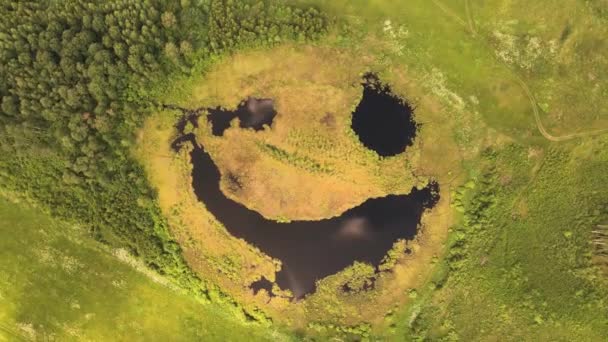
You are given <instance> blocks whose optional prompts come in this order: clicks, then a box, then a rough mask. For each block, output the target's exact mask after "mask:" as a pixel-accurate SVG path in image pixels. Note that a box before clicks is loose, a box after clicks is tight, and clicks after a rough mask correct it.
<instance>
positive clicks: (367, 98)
mask: <svg viewBox="0 0 608 342" xmlns="http://www.w3.org/2000/svg"><path fill="white" fill-rule="evenodd" d="M362 85H363V99H362V100H361V102H360V103H359V105H358V106H357V108H356V109H355V111H354V112H353V118H352V128H353V130H354V131H355V133H357V135H358V136H359V139H360V140H361V143H363V145H364V146H365V147H367V148H369V149H371V150H374V151H376V153H378V154H379V155H380V156H383V157H389V156H394V155H396V154H399V153H401V152H404V151H405V148H406V147H408V146H411V145H412V143H413V141H414V138H415V137H416V128H417V127H416V123H415V122H414V121H413V120H412V112H413V108H412V107H411V106H410V105H408V104H407V103H406V102H405V101H403V100H402V99H400V98H399V97H397V96H395V95H393V94H392V93H391V89H390V87H388V86H386V85H383V84H382V83H380V81H379V80H378V78H377V77H376V76H375V75H373V74H367V75H366V76H365V82H364V83H363V84H362Z"/></svg>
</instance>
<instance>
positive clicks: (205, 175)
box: [174, 133, 438, 297]
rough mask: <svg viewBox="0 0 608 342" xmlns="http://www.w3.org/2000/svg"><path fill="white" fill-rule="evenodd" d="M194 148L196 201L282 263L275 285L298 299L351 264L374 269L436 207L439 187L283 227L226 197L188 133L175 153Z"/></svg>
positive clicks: (210, 164)
mask: <svg viewBox="0 0 608 342" xmlns="http://www.w3.org/2000/svg"><path fill="white" fill-rule="evenodd" d="M186 141H189V142H191V143H192V146H194V149H193V150H192V152H191V153H190V157H191V158H192V166H193V168H192V185H193V187H194V193H195V194H196V196H197V198H198V199H199V200H200V201H201V202H203V203H204V204H205V206H206V208H207V210H208V211H209V212H210V213H211V214H212V215H213V216H215V218H216V219H217V220H218V221H219V222H221V223H222V224H223V225H224V226H225V227H226V229H227V230H228V232H229V233H230V234H232V235H233V236H235V237H237V238H242V239H244V240H245V241H247V242H248V243H250V244H252V245H254V246H256V247H258V248H259V249H260V250H261V251H263V252H264V253H266V254H268V255H270V256H271V257H274V258H277V259H279V260H281V261H282V263H283V267H282V269H281V271H280V272H279V273H278V274H277V284H278V285H279V286H280V287H281V288H283V289H286V288H288V289H290V290H291V291H292V292H293V293H294V295H295V296H296V297H302V296H303V295H305V294H308V293H311V292H313V291H314V289H315V282H316V281H317V280H320V279H321V278H324V277H326V276H328V275H331V274H334V273H337V272H338V271H340V270H342V269H344V268H346V267H348V266H350V265H352V263H353V262H354V261H362V262H368V263H370V264H372V265H374V266H378V265H379V264H380V262H381V260H382V258H384V256H385V255H386V253H387V252H388V251H389V250H390V249H391V248H392V246H393V244H394V243H395V242H396V241H397V240H399V239H407V240H411V239H412V238H413V237H414V236H415V235H416V232H417V227H418V223H419V222H420V218H421V216H422V213H423V211H424V210H425V209H426V208H431V207H433V206H434V205H435V203H436V201H437V196H436V193H437V191H438V189H437V185H436V184H435V183H432V184H431V185H429V186H427V187H426V188H424V189H422V190H417V189H413V190H412V192H411V193H410V194H409V195H401V196H387V197H383V198H375V199H370V200H367V201H366V202H364V203H363V204H361V205H359V206H358V207H355V208H353V209H350V210H348V211H346V212H345V213H343V214H342V215H340V216H339V217H335V218H331V219H326V220H320V221H292V222H289V223H281V222H276V221H272V220H268V219H266V218H264V217H263V216H262V215H260V214H259V213H257V212H255V211H253V210H250V209H248V208H247V207H245V206H244V205H242V204H240V203H238V202H235V201H234V200H232V199H230V198H228V197H226V196H225V195H224V193H223V192H222V190H221V189H220V177H221V176H220V172H219V170H218V168H217V166H216V165H215V164H214V162H213V160H212V159H211V156H209V154H208V153H207V152H206V151H205V150H204V148H203V146H201V145H200V144H199V143H198V142H197V141H196V138H195V136H194V134H192V133H190V134H188V135H185V136H182V137H181V138H180V139H179V141H178V142H177V143H174V146H175V147H178V146H180V143H183V142H186Z"/></svg>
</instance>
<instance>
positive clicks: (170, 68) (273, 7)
mask: <svg viewBox="0 0 608 342" xmlns="http://www.w3.org/2000/svg"><path fill="white" fill-rule="evenodd" d="M325 26H326V23H325V19H324V18H323V17H322V16H321V15H320V13H318V12H317V11H316V10H315V9H312V8H306V9H302V8H296V7H291V6H288V5H286V4H283V3H276V2H271V1H262V2H257V3H256V2H255V1H247V0H245V1H242V0H239V1H236V0H234V1H233V0H198V1H197V0H181V1H178V0H173V1H165V0H115V1H94V2H93V1H85V0H63V1H51V0H46V1H44V0H43V1H5V2H2V3H1V4H0V153H1V156H0V186H1V187H6V188H9V189H13V190H17V191H20V192H25V193H28V194H29V195H30V196H33V197H35V198H36V199H37V200H38V201H40V202H43V203H44V204H46V205H48V206H49V207H50V208H51V209H52V210H53V211H54V212H55V213H56V214H59V215H61V216H64V217H68V218H73V219H77V220H79V221H83V222H86V223H88V224H90V225H91V226H92V227H93V228H94V229H95V231H96V232H98V233H99V236H100V238H103V239H106V240H107V241H109V242H117V244H123V245H126V246H128V247H130V248H131V249H132V250H133V251H134V252H135V253H138V254H140V255H142V256H143V257H144V258H145V259H146V261H148V262H149V263H150V264H152V265H156V266H157V267H159V268H160V269H163V270H167V269H168V268H171V266H172V265H174V263H175V262H176V253H174V252H175V251H176V250H177V249H176V248H175V246H174V245H173V244H172V243H171V242H170V239H168V237H167V235H166V229H165V228H164V223H163V222H162V220H161V219H160V215H159V212H158V208H157V206H156V204H155V202H154V196H155V194H154V192H153V191H152V190H151V188H150V187H149V186H148V184H147V181H146V179H145V177H144V175H143V172H142V170H141V168H140V167H139V165H137V164H136V163H135V162H133V161H132V160H131V158H130V157H129V146H130V145H131V144H132V141H133V134H134V132H135V130H136V128H137V127H138V126H139V125H140V124H141V122H142V120H143V118H144V117H145V115H146V113H148V112H149V111H150V110H151V108H153V106H152V105H151V102H150V101H149V100H151V99H147V98H145V97H144V95H141V94H146V91H145V89H148V88H150V87H154V86H155V85H157V84H158V83H159V80H166V79H169V78H171V77H173V76H174V75H176V74H180V73H182V74H183V73H188V72H189V71H190V70H191V69H190V68H191V67H192V65H194V64H196V63H197V62H199V61H201V60H204V59H205V58H209V57H211V56H213V55H219V54H222V53H225V52H226V51H229V50H232V49H236V48H239V47H241V46H243V45H248V46H253V45H268V44H272V43H275V42H277V41H281V40H287V39H312V38H315V37H316V36H317V35H319V34H321V33H322V32H323V31H324V30H325ZM178 259H179V258H178ZM177 262H178V263H179V262H181V261H179V260H178V261H177Z"/></svg>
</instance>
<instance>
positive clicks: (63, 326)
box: [0, 0, 608, 341]
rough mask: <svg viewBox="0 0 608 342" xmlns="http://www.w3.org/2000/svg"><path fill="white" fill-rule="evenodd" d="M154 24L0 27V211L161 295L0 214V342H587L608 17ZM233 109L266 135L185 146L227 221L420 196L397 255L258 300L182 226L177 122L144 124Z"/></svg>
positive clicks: (226, 237)
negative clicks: (385, 105)
mask: <svg viewBox="0 0 608 342" xmlns="http://www.w3.org/2000/svg"><path fill="white" fill-rule="evenodd" d="M19 3H21V2H19ZM50 3H52V4H55V2H50ZM150 3H152V2H150ZM154 3H155V4H154V5H151V4H149V3H148V2H146V5H142V4H143V3H141V4H140V3H139V2H130V1H125V2H124V4H121V5H120V6H118V5H116V6H114V5H112V4H110V5H107V6H109V7H107V6H105V5H104V6H97V7H96V6H79V5H78V4H79V2H78V1H76V0H73V1H72V0H70V1H67V2H66V4H67V5H66V6H65V8H61V9H58V8H55V7H52V8H54V9H57V10H55V11H49V10H47V9H46V8H44V5H42V3H41V4H38V5H34V4H29V3H28V5H27V6H25V5H19V4H17V5H14V4H11V5H6V6H0V15H1V16H2V18H3V19H4V18H5V17H6V18H9V17H11V20H3V23H4V24H3V25H4V26H2V27H1V28H2V30H3V31H2V35H0V40H1V43H2V47H3V51H1V52H2V53H1V54H0V59H1V60H2V61H3V62H5V63H2V66H3V67H2V68H0V75H1V76H3V77H2V79H3V80H4V83H2V86H1V87H0V95H1V96H2V99H1V100H2V103H1V106H0V109H1V110H0V133H1V135H0V147H1V148H2V149H1V150H2V156H0V188H2V189H5V188H6V189H10V190H12V191H15V192H16V193H26V194H28V195H29V196H30V197H35V199H36V201H37V202H38V203H40V204H41V205H44V207H45V208H47V207H49V208H51V209H52V210H53V213H54V214H55V215H57V216H61V217H64V218H66V217H67V218H70V219H73V220H76V221H80V222H84V223H86V225H87V226H92V227H93V232H94V234H93V235H94V236H95V237H96V238H97V239H100V240H102V241H104V242H106V243H107V244H109V245H111V246H113V247H112V248H116V247H119V246H121V247H125V248H127V249H128V250H129V251H130V252H133V253H136V254H138V256H139V257H140V258H142V259H143V260H144V261H145V262H146V264H147V265H148V266H152V267H154V268H156V269H158V270H159V271H160V272H164V273H165V274H167V275H168V277H167V283H166V284H158V283H155V282H154V279H164V278H158V277H157V276H156V275H155V273H150V272H151V271H149V270H148V271H146V273H145V274H141V273H138V272H140V271H141V270H144V268H141V269H140V270H139V271H136V270H134V269H133V267H132V266H129V265H124V264H122V263H120V262H119V261H117V257H118V258H125V257H126V255H128V254H126V253H122V252H121V253H119V254H116V253H114V254H112V252H111V251H112V250H111V249H109V248H110V247H101V246H100V245H99V244H97V243H95V242H93V241H91V240H89V238H88V235H87V234H86V233H85V232H83V231H82V230H81V229H80V228H76V227H74V226H72V225H68V224H65V223H60V221H53V220H51V219H50V218H48V217H47V216H45V215H44V214H41V213H37V212H35V211H34V210H33V209H28V208H26V207H24V206H20V205H17V206H16V205H15V204H10V203H8V202H6V201H4V202H0V219H1V220H0V228H1V229H2V231H0V234H2V239H0V247H2V248H1V249H0V255H1V256H2V259H0V272H2V275H3V277H1V278H0V304H1V305H0V339H1V338H2V337H3V335H2V334H4V336H7V337H6V338H7V339H15V338H20V337H22V338H31V337H34V338H38V339H44V338H46V337H49V336H50V337H55V338H57V339H78V338H79V337H81V338H90V339H121V337H122V339H128V340H131V339H155V338H161V339H165V340H176V339H177V340H179V339H184V340H193V339H206V340H213V339H221V340H224V339H225V340H243V339H254V338H257V337H260V338H269V339H272V340H277V339H279V340H280V339H282V338H286V337H285V336H284V335H281V334H280V333H278V332H277V331H276V330H274V329H276V327H277V326H278V327H281V328H283V327H288V328H290V329H294V330H295V331H296V332H297V333H298V337H299V338H302V339H303V338H311V339H314V338H316V339H317V340H330V339H332V338H334V339H336V340H354V341H357V340H387V341H402V340H417V341H426V340H430V341H435V340H438V341H457V340H464V341H475V340H484V341H496V340H500V341H502V340H505V341H508V340H512V341H522V340H524V341H561V340H563V341H606V340H607V339H608V284H607V282H608V266H607V265H608V254H607V253H608V252H607V249H606V245H607V244H608V237H607V236H608V233H607V230H608V228H607V227H608V207H607V206H606V203H608V191H607V189H608V178H607V177H608V176H607V175H608V154H607V153H608V152H607V151H608V140H607V139H608V109H607V108H608V83H607V82H608V59H606V57H605V56H607V55H608V45H607V44H608V43H607V42H606V39H605V37H606V36H607V34H608V32H607V31H608V3H607V2H606V1H604V0H585V1H582V0H560V1H554V0H542V1H540V0H539V1H524V0H500V1H499V0H409V1H390V0H368V1H362V0H360V1H352V0H332V1H325V0H294V1H290V2H289V4H290V5H293V6H294V7H287V6H283V5H285V3H283V2H281V1H271V0H268V1H265V2H260V3H259V4H254V3H249V2H248V1H219V0H210V1H208V2H206V1H201V2H200V3H199V4H198V5H196V6H194V4H195V2H190V1H181V2H179V3H178V2H174V3H172V2H165V1H158V4H156V2H154ZM191 5H192V7H191ZM11 6H13V7H14V6H21V7H19V9H18V11H17V12H16V13H18V15H17V14H15V15H14V16H15V18H12V16H13V11H12V10H13V8H12V7H11ZM24 6H25V7H24ZM54 6H55V5H54ZM112 6H114V7H112ZM146 6H150V7H149V8H146ZM310 6H312V7H310ZM85 7H86V8H88V9H86V8H85ZM123 9H124V10H123ZM87 11H92V12H91V13H89V12H87ZM64 12H65V13H64ZM32 13H34V14H32ZM45 13H51V15H49V16H46V15H45ZM68 13H71V14H70V15H67V14H68ZM131 13H137V14H138V15H134V16H130V15H127V14H131ZM64 14H65V15H64ZM66 15H67V17H66ZM254 15H258V16H260V20H259V21H257V20H253V19H252V18H253V16H254ZM100 16H101V17H100ZM105 16H109V19H108V18H106V17H105ZM68 17H69V18H68ZM131 17H132V18H142V19H141V21H142V22H143V23H140V22H139V20H138V19H137V20H134V21H133V22H131V19H129V18H131ZM75 18H76V19H75ZM100 18H102V19H103V20H102V19H100ZM22 21H25V22H26V25H22V26H19V28H18V29H15V30H13V29H12V26H16V25H17V24H19V23H20V22H22ZM38 22H40V23H42V24H44V25H42V24H41V25H40V26H39V25H37V23H38ZM240 23H242V25H241V24H240ZM47 24H48V25H47ZM106 24H107V25H110V26H112V27H106V26H107V25H106ZM140 24H141V25H140ZM144 24H145V25H144ZM47 26H48V30H47V29H46V28H47ZM43 28H44V30H43ZM64 29H65V30H64ZM5 31H6V32H8V33H5ZM43 31H44V32H43ZM64 31H65V32H64ZM106 31H108V34H107V35H106V34H105V32H106ZM9 33H10V34H9ZM34 33H40V35H39V36H38V35H36V34H34ZM36 37H43V38H44V37H48V40H50V41H51V43H52V44H51V43H49V44H46V43H45V42H44V41H45V39H46V38H45V39H42V38H36ZM59 37H61V39H59ZM136 38H137V39H136ZM311 39H314V41H312V40H311ZM38 41H41V42H42V43H40V44H39V43H38ZM58 44H59V47H65V48H58V47H57V45H58ZM80 45H83V46H80ZM6 46H9V48H5V47H6ZM5 50H6V51H5ZM4 66H6V67H4ZM369 71H371V72H374V73H376V74H377V75H378V76H379V77H380V79H381V81H382V82H383V83H385V84H388V85H390V86H391V88H392V91H393V92H394V93H395V94H396V95H398V96H400V97H402V98H404V99H407V100H408V101H409V102H410V103H411V104H412V105H413V106H414V107H415V113H414V118H415V120H416V121H417V122H418V123H419V124H420V127H419V129H418V133H417V137H416V140H415V142H414V145H413V146H411V147H409V148H408V149H407V151H406V152H405V153H404V154H401V155H398V156H394V157H390V158H380V157H378V156H377V155H376V154H375V153H374V152H372V151H369V150H367V149H366V148H365V147H364V146H363V145H362V144H361V143H360V142H359V140H358V137H357V136H356V135H355V134H354V132H353V131H352V130H351V128H350V114H351V112H352V111H353V109H354V108H355V106H356V105H357V103H358V101H359V100H360V97H361V92H362V89H361V86H360V82H361V76H362V75H363V74H364V73H365V72H369ZM49 75H58V76H57V77H55V76H53V77H50V76H49ZM119 75H122V76H119ZM159 80H163V82H159ZM164 80H166V82H164ZM89 81H90V82H89ZM147 83H150V86H146V84H147ZM66 84H68V85H69V87H68V86H66ZM127 84H128V86H127ZM72 86H73V87H72ZM51 90H52V91H51ZM119 94H120V96H119ZM249 96H253V97H258V98H272V99H273V100H274V101H275V107H276V109H277V112H278V115H277V116H276V118H275V119H274V123H273V125H272V128H268V129H266V130H264V131H260V132H255V131H253V130H246V129H240V128H238V127H237V125H233V127H232V128H230V129H228V130H226V132H225V134H224V136H222V137H217V136H213V135H212V134H211V129H210V126H209V124H208V122H207V121H206V120H205V119H204V117H202V118H201V119H200V120H199V126H200V127H199V128H198V129H196V130H195V134H196V135H197V137H198V139H199V140H200V141H201V142H202V143H203V144H204V146H205V148H206V149H207V150H208V151H209V152H210V154H211V156H212V157H213V159H214V161H215V163H216V164H217V165H218V167H219V169H220V171H221V173H222V174H223V178H222V181H221V187H222V189H224V192H225V193H226V195H227V196H229V197H231V198H233V199H234V200H236V201H239V202H241V203H243V204H244V205H246V206H247V207H249V208H251V209H254V210H256V211H258V212H260V213H261V214H263V215H264V216H266V217H267V218H271V219H276V220H280V221H289V220H295V219H318V218H325V217H332V216H336V215H339V214H340V213H342V212H343V211H345V210H346V209H348V208H351V207H354V206H356V205H357V204H359V203H361V202H363V201H365V200H366V199H368V198H370V197H379V196H384V195H387V194H405V193H407V192H409V191H410V190H411V188H412V186H422V185H425V184H426V183H427V182H428V181H430V180H435V181H437V182H438V183H439V184H440V189H441V193H440V195H441V200H440V202H439V203H438V204H437V206H436V207H435V208H434V209H433V210H432V211H429V212H427V213H425V215H424V216H423V220H422V223H421V227H420V232H419V234H418V236H417V238H416V239H415V240H414V241H407V242H406V241H398V242H397V243H396V244H395V246H394V248H393V249H392V250H391V251H389V252H388V254H387V257H386V258H385V260H384V262H383V264H382V265H381V266H380V272H378V273H374V272H373V269H372V267H370V265H367V264H364V263H358V262H355V263H353V264H352V265H351V266H350V267H348V268H346V269H345V270H343V271H342V272H339V273H337V274H335V275H331V276H328V277H326V278H324V279H321V280H319V282H318V286H317V290H316V292H315V293H314V294H312V295H309V296H307V297H306V298H305V299H303V300H300V301H297V302H292V301H291V300H290V299H289V298H288V293H279V292H278V291H274V293H275V295H277V296H276V297H272V298H271V297H270V296H269V295H268V293H267V292H266V291H265V290H262V291H260V292H259V293H257V294H256V295H254V294H253V291H252V290H251V289H249V287H248V286H249V285H250V284H251V283H252V282H254V281H256V280H259V279H260V278H261V277H262V276H263V277H266V278H267V279H269V280H271V281H273V280H274V274H275V272H276V271H277V270H278V269H279V267H280V261H279V260H272V259H271V258H270V257H269V256H266V255H264V254H263V253H261V252H260V251H259V250H257V249H256V248H255V247H253V246H250V245H248V244H247V243H246V242H245V241H242V240H239V239H236V238H234V237H233V236H230V234H228V233H227V231H226V230H225V228H224V227H223V226H222V224H221V222H218V221H217V220H216V219H215V218H214V217H213V216H212V215H210V214H209V213H208V212H207V210H206V209H205V207H204V205H203V204H201V203H200V202H199V201H197V199H196V197H195V195H194V193H193V190H192V187H191V183H192V179H191V168H192V166H191V165H190V163H189V158H188V155H187V148H184V149H183V150H182V151H181V152H180V153H178V154H174V153H173V152H172V151H171V150H170V147H169V144H170V142H171V140H172V139H173V138H174V137H175V135H176V131H175V129H174V128H173V125H174V124H175V122H176V121H177V119H178V117H179V115H181V113H179V112H177V111H171V110H161V109H159V108H158V107H159V106H157V104H171V105H179V106H181V107H184V108H190V109H195V108H205V107H217V106H221V107H224V108H227V109H233V108H235V107H236V106H237V105H238V104H239V103H240V102H241V100H243V99H245V98H247V97H249ZM140 111H141V113H150V115H140V114H139V113H140ZM151 113H154V114H151ZM235 123H236V122H235ZM135 132H137V139H136V141H134V140H135V139H133V134H134V133H135ZM142 167H143V169H142ZM234 181H237V182H238V184H239V186H238V187H235V186H232V184H231V182H234ZM7 223H8V224H7ZM47 227H48V228H47ZM15 231H19V234H15V233H14V232H15ZM405 250H408V251H409V253H404V252H403V251H405ZM182 256H183V260H182ZM128 260H132V259H128ZM85 265H86V266H85ZM188 267H189V268H190V269H188ZM602 271H603V273H602ZM191 272H194V274H195V275H196V276H194V275H193V274H192V273H191ZM146 274H147V275H146ZM4 275H6V276H4ZM150 275H153V278H150ZM197 277H198V278H200V279H201V280H202V281H199V279H198V278H197ZM372 278H374V279H375V282H374V283H373V286H372V285H371V280H370V279H372ZM175 280H177V281H175ZM114 281H116V282H117V283H116V284H114ZM121 281H122V282H121ZM163 283H164V282H163ZM167 284H179V285H176V286H181V287H182V288H185V289H187V290H188V291H189V292H187V293H182V292H181V290H179V289H178V288H176V289H172V288H171V286H167ZM345 285H346V288H345ZM47 290H48V291H47ZM275 290H276V289H275ZM193 292H194V293H199V292H200V293H201V298H203V299H205V298H206V299H207V300H209V299H211V300H210V302H211V303H210V304H209V303H207V304H201V303H199V302H198V301H196V300H194V299H193V298H192V297H193V295H192V294H193ZM194 297H196V296H194ZM100 298H104V300H101V299H100ZM106 298H107V299H106ZM223 302H226V303H223ZM66 303H68V304H66ZM235 303H238V304H235ZM224 304H225V305H224ZM85 311H86V312H85ZM226 312H228V313H227V314H226ZM244 312H246V313H247V314H246V315H245V314H244ZM88 313H92V314H93V315H94V316H87V314H88ZM243 315H245V316H247V317H248V318H249V319H252V318H253V319H255V320H258V321H263V322H266V324H269V322H270V320H272V322H273V324H275V328H271V327H263V326H262V325H258V323H256V324H253V323H246V322H245V318H243ZM91 317H93V318H91ZM160 318H162V319H160ZM199 327H200V328H199ZM78 334H80V335H78ZM117 336H118V337H117Z"/></svg>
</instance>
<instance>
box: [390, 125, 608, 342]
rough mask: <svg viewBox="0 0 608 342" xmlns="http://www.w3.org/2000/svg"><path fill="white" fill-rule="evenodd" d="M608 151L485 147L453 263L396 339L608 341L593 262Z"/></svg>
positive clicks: (598, 144)
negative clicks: (594, 240) (595, 232)
mask: <svg viewBox="0 0 608 342" xmlns="http://www.w3.org/2000/svg"><path fill="white" fill-rule="evenodd" d="M606 147H608V138H607V137H603V138H596V139H590V140H587V141H585V142H577V143H570V144H564V145H561V146H544V147H539V146H536V147H530V146H523V145H521V144H506V145H503V146H495V147H493V148H490V149H488V150H486V151H484V152H483V153H482V156H481V157H480V159H479V164H478V165H476V170H477V172H476V176H475V177H474V179H473V180H472V181H471V182H470V183H468V184H467V185H465V186H463V187H460V188H458V189H456V196H455V197H454V200H453V205H454V207H456V208H457V209H458V211H460V212H461V214H460V217H459V222H458V224H456V225H455V226H454V227H453V228H452V232H451V234H450V239H449V240H448V246H449V251H448V253H447V255H446V258H445V260H444V261H442V262H440V263H439V264H438V266H437V271H436V276H435V277H434V278H432V280H431V282H430V283H429V285H427V286H426V287H425V288H424V289H423V293H424V294H425V297H424V298H423V299H421V300H419V301H418V302H417V303H416V304H415V305H413V306H411V307H409V308H408V309H407V310H405V311H403V312H401V313H399V314H396V315H394V316H392V317H391V320H390V321H389V322H387V323H389V324H391V327H389V329H388V331H391V332H392V333H393V334H392V336H394V337H396V338H399V337H405V336H409V337H413V338H416V339H419V340H427V339H428V340H446V341H453V340H457V339H458V340H467V341H471V340H503V341H507V340H508V341H522V340H534V341H605V340H606V338H607V337H608V329H607V324H608V315H607V313H608V303H607V302H606V298H608V289H607V288H606V284H607V283H608V282H607V281H606V278H604V277H602V275H601V273H600V272H599V271H598V270H597V269H594V268H592V267H591V266H592V265H593V260H594V259H595V258H596V257H598V255H595V254H594V253H595V250H594V249H593V247H592V244H593V238H594V233H593V231H594V230H596V229H595V227H597V225H601V223H602V222H606V220H607V219H608V208H607V207H606V199H607V198H608V189H607V188H606V184H608V173H607V172H606V170H608V153H607V151H608V149H607V148H606ZM448 274H449V275H448Z"/></svg>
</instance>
